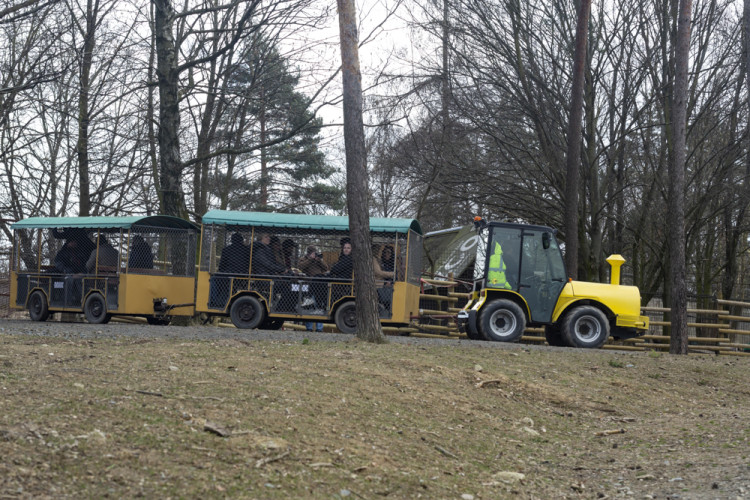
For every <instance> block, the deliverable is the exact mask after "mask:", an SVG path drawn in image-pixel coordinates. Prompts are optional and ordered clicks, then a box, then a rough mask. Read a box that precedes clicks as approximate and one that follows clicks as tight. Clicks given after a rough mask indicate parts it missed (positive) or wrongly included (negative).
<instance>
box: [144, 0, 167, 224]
mask: <svg viewBox="0 0 750 500" xmlns="http://www.w3.org/2000/svg"><path fill="white" fill-rule="evenodd" d="M151 23H152V25H151V48H150V50H149V54H148V81H149V83H152V82H153V81H154V59H156V27H155V25H154V24H153V23H154V4H153V2H152V3H151ZM146 122H147V123H146V126H147V127H148V128H147V130H148V157H149V162H150V164H151V176H152V177H153V178H154V190H155V191H156V198H157V199H158V200H159V209H158V210H159V213H160V214H163V213H165V211H164V196H163V193H162V192H161V181H160V179H159V159H158V157H157V155H156V131H155V130H154V127H155V126H156V119H155V117H154V86H153V85H149V86H148V104H147V107H146Z"/></svg>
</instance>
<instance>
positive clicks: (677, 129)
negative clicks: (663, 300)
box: [669, 0, 693, 354]
mask: <svg viewBox="0 0 750 500" xmlns="http://www.w3.org/2000/svg"><path fill="white" fill-rule="evenodd" d="M679 2H680V7H679V17H678V21H677V44H676V48H675V84H674V100H673V101H674V105H673V107H674V113H673V114H672V134H673V143H674V156H673V161H672V162H670V164H669V167H670V168H669V178H670V180H671V182H670V184H669V214H670V216H669V227H670V231H669V235H670V237H669V254H670V264H671V277H672V304H671V309H672V318H671V319H672V336H671V339H670V343H669V352H670V353H672V354H687V353H688V330H687V280H686V270H685V167H686V150H687V106H688V102H687V101H688V65H689V61H688V57H689V55H690V16H691V12H692V5H693V3H692V0H679Z"/></svg>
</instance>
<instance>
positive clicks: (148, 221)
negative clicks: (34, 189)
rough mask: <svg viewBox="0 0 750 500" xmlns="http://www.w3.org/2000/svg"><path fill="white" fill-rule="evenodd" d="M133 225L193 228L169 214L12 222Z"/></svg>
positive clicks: (108, 226)
mask: <svg viewBox="0 0 750 500" xmlns="http://www.w3.org/2000/svg"><path fill="white" fill-rule="evenodd" d="M133 226H147V227H163V228H175V229H195V230H198V226H196V225H195V224H193V223H192V222H190V221H186V220H184V219H180V218H178V217H172V216H169V215H151V216H142V215H133V216H127V217H29V218H28V219H24V220H20V221H18V222H16V223H15V224H13V226H12V227H13V229H36V228H58V229H60V228H73V227H75V228H84V229H129V228H131V227H133Z"/></svg>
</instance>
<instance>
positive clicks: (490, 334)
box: [478, 299, 526, 342]
mask: <svg viewBox="0 0 750 500" xmlns="http://www.w3.org/2000/svg"><path fill="white" fill-rule="evenodd" d="M478 326H479V332H480V333H481V334H482V335H483V336H484V338H485V339H486V340H491V341H493V342H515V341H517V340H518V339H520V338H521V335H523V331H524V330H525V329H526V315H525V314H524V313H523V311H522V310H521V307H520V306H519V305H518V304H516V303H515V302H513V301H511V300H506V299H500V300H493V301H492V302H490V303H489V304H485V306H484V307H483V308H482V310H481V312H480V313H479V325H478Z"/></svg>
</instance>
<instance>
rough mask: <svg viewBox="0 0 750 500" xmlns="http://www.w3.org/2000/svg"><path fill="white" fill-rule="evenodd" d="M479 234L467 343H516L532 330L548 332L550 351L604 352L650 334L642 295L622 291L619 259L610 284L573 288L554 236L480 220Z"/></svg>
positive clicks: (462, 316) (466, 316)
mask: <svg viewBox="0 0 750 500" xmlns="http://www.w3.org/2000/svg"><path fill="white" fill-rule="evenodd" d="M474 226H475V228H476V230H477V232H478V235H479V243H478V244H477V246H476V248H477V255H476V263H475V266H474V286H473V291H472V293H471V298H470V299H469V302H468V303H467V304H466V306H464V308H463V309H462V310H461V311H460V312H459V313H458V328H459V330H460V331H461V332H463V333H466V335H467V336H468V337H469V338H471V339H474V340H490V341H496V342H515V341H517V340H518V339H520V338H521V336H522V335H523V332H524V330H525V329H526V327H527V326H530V327H538V326H544V329H545V336H546V338H547V343H548V344H549V345H552V346H569V347H585V348H599V347H601V346H602V345H603V344H604V343H605V342H606V341H607V339H608V338H609V336H610V335H611V336H612V337H614V338H615V339H628V338H632V337H636V336H639V335H643V334H644V333H646V332H647V331H648V317H647V316H641V314H640V309H641V295H640V292H639V291H638V287H635V286H625V285H620V267H621V266H622V264H623V263H624V262H625V259H623V258H622V257H621V256H620V255H612V256H610V257H609V258H608V259H607V262H609V264H610V266H611V268H612V272H611V282H610V283H588V282H583V281H573V280H572V279H570V280H569V279H568V278H567V275H566V272H565V264H564V262H563V258H562V253H561V252H560V248H559V246H558V244H557V241H556V239H555V236H554V234H555V230H554V229H552V228H549V227H545V226H533V225H526V224H512V223H505V222H489V223H488V222H486V221H485V220H484V219H481V218H477V219H475V221H474Z"/></svg>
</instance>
